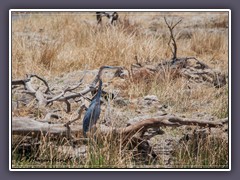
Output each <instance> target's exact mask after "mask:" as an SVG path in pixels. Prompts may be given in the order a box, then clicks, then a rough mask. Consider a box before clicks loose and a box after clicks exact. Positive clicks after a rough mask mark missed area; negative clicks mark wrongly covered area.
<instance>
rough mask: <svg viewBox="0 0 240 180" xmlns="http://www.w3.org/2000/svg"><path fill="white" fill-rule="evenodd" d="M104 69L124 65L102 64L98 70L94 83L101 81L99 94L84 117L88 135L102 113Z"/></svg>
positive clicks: (84, 129) (84, 128) (85, 129)
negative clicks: (102, 77)
mask: <svg viewBox="0 0 240 180" xmlns="http://www.w3.org/2000/svg"><path fill="white" fill-rule="evenodd" d="M103 69H122V67H118V66H102V67H101V68H100V70H99V72H98V75H97V76H96V78H95V80H94V81H93V84H95V83H97V81H99V87H98V91H97V94H96V95H95V96H94V97H93V99H92V101H91V103H90V105H89V107H88V109H87V111H86V113H85V116H84V118H83V135H84V137H86V136H87V135H86V133H87V131H89V130H90V129H91V127H92V126H93V125H95V124H96V123H97V120H98V119H99V116H100V113H101V106H100V105H101V102H100V99H101V94H102V79H101V74H102V71H103Z"/></svg>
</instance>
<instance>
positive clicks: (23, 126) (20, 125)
mask: <svg viewBox="0 0 240 180" xmlns="http://www.w3.org/2000/svg"><path fill="white" fill-rule="evenodd" d="M227 121H228V119H223V120H218V121H207V120H194V119H183V118H179V117H173V116H160V117H154V118H150V119H145V120H142V121H140V122H137V123H135V124H132V125H129V126H127V127H123V128H114V127H107V126H105V125H101V126H98V132H99V133H102V134H109V133H113V134H117V135H123V136H127V137H130V136H133V135H134V134H136V133H144V132H145V131H146V130H147V129H148V128H154V127H162V126H171V127H178V126H182V125H193V126H200V127H209V128H217V127H222V126H223V125H224V124H225V123H226V122H227ZM69 127H70V128H67V127H66V125H64V124H48V123H43V122H40V121H36V120H34V119H32V118H29V117H14V118H13V119H12V134H13V135H32V136H37V135H39V134H43V135H47V134H49V135H50V134H51V135H56V136H60V137H68V136H69V133H71V135H80V136H81V135H82V126H80V125H74V126H73V125H69ZM69 130H70V132H69Z"/></svg>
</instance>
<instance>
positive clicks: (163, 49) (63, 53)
mask: <svg viewBox="0 0 240 180" xmlns="http://www.w3.org/2000/svg"><path fill="white" fill-rule="evenodd" d="M136 13H137V12H136ZM138 14H139V12H138ZM164 15H166V16H167V17H170V18H183V23H182V24H180V25H179V27H178V26H177V27H176V29H174V30H175V32H178V31H182V30H185V29H188V28H189V27H191V28H189V29H190V30H191V31H192V33H191V36H190V38H180V39H178V40H177V45H178V56H179V57H186V56H195V57H196V58H198V59H201V60H202V61H203V62H205V63H206V64H209V65H210V66H211V67H214V68H216V69H218V70H219V71H222V72H224V73H226V74H227V73H228V36H227V29H224V28H225V27H226V26H227V24H228V18H227V14H224V13H222V14H219V15H217V14H215V13H213V15H212V14H211V13H206V14H204V13H201V14H200V15H199V14H196V13H184V12H183V13H167V12H165V13H159V14H156V13H146V14H144V13H142V14H141V15H140V16H136V15H135V14H134V13H133V12H132V13H130V12H129V13H123V12H122V13H120V21H119V23H118V25H117V26H115V27H112V26H108V25H103V26H101V27H99V26H98V25H96V19H95V16H94V12H92V13H58V14H56V13H51V14H44V13H32V14H31V13H30V14H28V16H27V17H24V18H21V19H18V20H13V22H12V57H11V59H12V77H13V79H21V78H24V76H25V74H27V73H34V74H38V75H40V76H43V77H46V78H49V79H50V78H51V77H53V76H58V75H64V74H66V73H68V72H72V71H75V70H80V69H84V68H86V67H87V69H98V68H99V67H100V66H102V65H118V66H125V67H126V68H129V67H130V65H131V64H132V63H135V59H134V57H135V56H137V57H138V59H139V61H140V62H146V61H149V62H155V63H156V62H160V61H162V60H165V59H169V58H171V51H170V49H169V47H168V46H167V42H168V37H169V36H168V29H167V27H166V25H165V24H164V21H163V18H162V17H163V16H164ZM198 16H201V17H204V18H203V19H204V21H203V22H202V21H201V23H198V22H197V20H196V19H197V17H198ZM208 16H209V18H208ZM212 16H213V17H217V18H215V19H214V21H211V20H209V19H211V18H210V17H212ZM129 17H131V18H129ZM185 19H186V20H185ZM195 21H196V23H195ZM188 22H189V23H188ZM192 23H193V24H194V25H193V26H191V24H192ZM124 89H125V92H126V96H127V97H128V98H129V99H134V98H138V97H143V96H145V95H148V94H154V95H156V96H158V98H159V100H160V101H161V102H162V104H166V105H168V106H170V107H171V109H170V111H171V112H170V113H180V114H184V115H185V116H189V117H192V116H194V115H195V114H203V113H206V114H209V115H211V116H214V117H218V118H224V117H227V116H228V87H223V88H220V89H216V88H214V87H209V86H206V87H202V86H200V85H189V82H188V81H187V80H185V79H183V78H178V79H174V78H173V74H172V72H166V74H165V75H164V76H155V77H149V79H147V82H146V79H144V78H143V80H140V81H137V82H135V83H127V85H126V86H124ZM23 111H24V113H25V114H26V113H27V112H28V109H27V110H26V109H25V110H23ZM19 114H21V113H20V112H19ZM43 142H46V141H45V140H44V141H43ZM109 142H111V143H109ZM113 142H115V140H113V139H112V138H111V137H110V139H104V140H103V141H102V142H101V143H99V142H95V141H92V142H89V143H91V146H89V148H91V149H89V151H88V152H91V153H90V154H89V153H88V155H87V160H86V161H85V162H82V161H80V160H66V161H65V162H60V161H58V159H61V158H62V157H64V154H59V153H58V152H57V151H56V149H54V148H52V146H49V144H48V143H47V142H46V143H43V144H42V145H41V146H40V149H39V152H38V153H37V154H39V153H40V156H41V157H45V158H44V159H48V160H49V162H46V164H45V165H44V163H39V162H36V161H34V162H33V163H35V164H36V163H37V164H38V163H39V166H43V167H57V166H58V165H59V164H61V165H63V164H64V165H65V166H66V167H79V164H81V165H80V167H93V168H95V167H98V168H107V167H111V168H112V167H118V168H119V167H120V168H121V167H135V166H136V165H135V164H134V163H133V157H134V155H133V154H132V153H131V152H129V151H127V150H126V148H124V147H119V143H113ZM222 143H223V142H222ZM200 146H201V147H202V148H206V149H202V151H203V153H210V152H209V150H210V149H211V148H213V147H212V145H210V144H209V146H204V145H202V144H200ZM218 146H221V147H222V148H219V151H218V149H216V151H215V153H216V154H210V156H207V157H210V159H209V161H211V162H213V161H214V158H216V159H215V160H216V162H214V163H208V162H205V161H204V162H202V160H199V159H202V158H201V157H200V155H199V156H197V159H194V158H195V157H192V155H191V154H190V155H189V154H186V152H187V151H191V149H189V148H190V147H191V146H188V147H186V148H185V149H183V150H181V151H179V152H180V154H179V156H178V157H179V162H180V163H181V167H185V165H186V164H188V163H190V164H193V165H194V164H197V165H200V164H202V165H205V164H206V165H214V164H217V163H220V162H218V160H219V161H220V160H221V159H222V158H223V157H222V156H225V155H226V149H224V148H225V146H222V145H221V144H220V145H218ZM203 156H205V155H203ZM30 159H31V158H30ZM203 159H204V158H203ZM25 160H26V159H25ZM14 161H15V162H14V163H13V164H15V165H16V166H17V167H23V166H28V167H29V166H30V167H31V164H32V163H31V162H29V161H28V160H26V161H16V158H15V160H14ZM26 162H27V163H26ZM191 167H193V166H191Z"/></svg>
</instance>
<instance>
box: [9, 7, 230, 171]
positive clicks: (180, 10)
mask: <svg viewBox="0 0 240 180" xmlns="http://www.w3.org/2000/svg"><path fill="white" fill-rule="evenodd" d="M14 11H17V12H22V11H25V12H35V11H42V12H45V11H51V12H58V11H61V12H72V11H79V12H94V11H119V12H123V11H126V12H130V11H132V12H134V11H135V12H138V11H139V12H147V11H149V12H158V11H162V12H169V11H172V12H196V11H199V12H200V11H202V12H228V14H229V19H228V21H229V27H228V35H229V37H228V39H229V41H228V43H229V50H228V65H229V66H228V75H229V78H228V80H229V84H228V85H229V87H228V88H229V90H228V93H229V96H228V105H229V109H228V111H229V115H228V117H229V136H228V137H229V139H228V142H229V168H228V169H195V168H193V169H168V168H166V169H157V168H156V169H150V168H149V169H141V168H139V169H131V168H129V169H55V168H49V169H44V168H43V169H38V168H36V169H12V162H11V160H12V158H11V156H12V150H11V145H12V139H11V137H12V133H11V127H12V111H11V110H12V102H11V101H12V94H11V92H12V88H11V84H12V58H11V57H12V49H11V47H12V42H11V40H12V32H11V30H12V27H11V25H12V12H14ZM230 100H231V10H230V9H10V10H9V171H231V102H230Z"/></svg>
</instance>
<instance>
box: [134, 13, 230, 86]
mask: <svg viewBox="0 0 240 180" xmlns="http://www.w3.org/2000/svg"><path fill="white" fill-rule="evenodd" d="M164 21H165V23H166V25H167V27H168V29H169V33H170V35H169V41H168V46H169V47H170V50H171V53H172V57H171V59H170V60H162V61H161V62H160V63H158V64H151V62H144V61H143V62H142V63H140V62H139V59H138V57H137V56H135V60H136V63H135V64H132V65H131V76H132V79H133V80H136V79H139V78H141V80H144V79H146V80H148V79H149V77H151V76H154V77H156V76H158V77H159V79H166V77H169V75H170V77H171V78H172V79H175V78H179V77H184V78H186V79H188V80H189V81H190V82H195V83H207V84H210V85H212V86H214V87H216V88H221V87H223V86H225V85H226V84H227V77H226V75H225V74H223V73H222V72H220V71H217V70H215V69H213V68H211V67H210V66H208V65H207V64H206V63H204V62H202V61H200V60H198V59H197V58H196V57H181V58H180V57H178V56H177V41H176V36H175V35H174V33H173V30H174V28H175V27H176V26H177V25H178V24H179V23H180V22H181V21H182V19H180V20H179V21H177V22H176V23H173V21H172V22H171V23H169V22H168V20H167V18H166V17H164Z"/></svg>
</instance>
